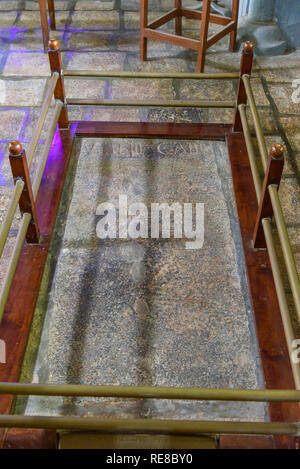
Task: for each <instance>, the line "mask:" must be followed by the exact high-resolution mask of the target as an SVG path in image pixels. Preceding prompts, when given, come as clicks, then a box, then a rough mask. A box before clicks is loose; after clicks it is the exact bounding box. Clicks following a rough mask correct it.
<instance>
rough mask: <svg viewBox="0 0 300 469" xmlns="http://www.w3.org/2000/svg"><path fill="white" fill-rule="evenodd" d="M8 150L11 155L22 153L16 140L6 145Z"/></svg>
mask: <svg viewBox="0 0 300 469" xmlns="http://www.w3.org/2000/svg"><path fill="white" fill-rule="evenodd" d="M8 151H9V153H10V154H11V155H20V154H21V153H22V145H21V143H20V142H18V140H14V141H13V142H10V144H9V145H8Z"/></svg>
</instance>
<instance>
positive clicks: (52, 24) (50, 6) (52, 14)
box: [48, 0, 56, 29]
mask: <svg viewBox="0 0 300 469" xmlns="http://www.w3.org/2000/svg"><path fill="white" fill-rule="evenodd" d="M48 10H49V16H50V28H51V29H56V24H55V7H54V0H48Z"/></svg>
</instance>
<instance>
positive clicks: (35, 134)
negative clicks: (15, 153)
mask: <svg viewBox="0 0 300 469" xmlns="http://www.w3.org/2000/svg"><path fill="white" fill-rule="evenodd" d="M58 77H59V74H58V73H57V72H54V73H53V75H52V76H51V81H50V84H49V87H48V90H47V94H46V97H45V99H44V102H43V104H42V109H41V113H40V116H39V119H38V121H37V123H36V126H35V129H34V132H33V135H32V138H31V140H30V144H29V148H28V151H27V162H28V167H30V165H31V162H32V159H33V156H34V152H35V150H36V147H37V144H38V141H39V137H40V135H41V132H42V129H43V126H44V123H45V120H46V116H47V112H48V109H49V106H50V104H51V100H52V96H53V93H54V89H55V86H56V83H57V80H58Z"/></svg>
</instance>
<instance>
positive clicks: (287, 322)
mask: <svg viewBox="0 0 300 469" xmlns="http://www.w3.org/2000/svg"><path fill="white" fill-rule="evenodd" d="M262 225H263V229H264V235H265V240H266V244H267V249H268V255H269V259H270V263H271V268H272V273H273V278H274V283H275V288H276V294H277V298H278V303H279V308H280V313H281V318H282V322H283V327H284V333H285V337H286V343H287V347H288V350H289V356H290V362H291V367H292V371H293V376H294V381H295V385H296V388H297V389H300V364H299V363H298V364H297V363H294V361H293V360H291V357H292V353H293V348H292V343H293V341H294V340H295V339H296V337H295V333H294V329H293V325H292V320H291V316H290V312H289V307H288V303H287V298H286V293H285V288H284V284H283V279H282V274H281V269H280V266H279V261H278V256H277V253H276V248H275V244H274V239H273V233H272V225H271V220H270V219H268V218H264V219H263V220H262Z"/></svg>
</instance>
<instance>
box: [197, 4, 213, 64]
mask: <svg viewBox="0 0 300 469" xmlns="http://www.w3.org/2000/svg"><path fill="white" fill-rule="evenodd" d="M210 5H211V0H203V8H202V18H201V28H200V46H199V51H198V59H197V67H196V71H197V73H202V72H203V70H204V65H205V58H206V44H207V35H208V26H209V14H210Z"/></svg>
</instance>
